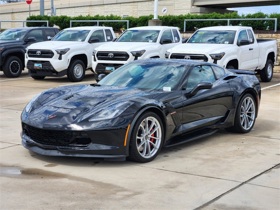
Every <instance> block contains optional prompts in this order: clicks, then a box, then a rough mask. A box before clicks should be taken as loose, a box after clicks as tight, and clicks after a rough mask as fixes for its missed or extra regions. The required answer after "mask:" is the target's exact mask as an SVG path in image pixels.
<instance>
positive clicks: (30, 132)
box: [21, 124, 127, 158]
mask: <svg viewBox="0 0 280 210" xmlns="http://www.w3.org/2000/svg"><path fill="white" fill-rule="evenodd" d="M125 133H126V129H116V130H102V131H52V130H43V129H38V128H34V127H31V126H28V125H26V124H23V131H22V133H21V138H22V145H23V146H24V147H25V148H26V149H28V150H30V151H32V152H35V153H37V154H40V155H46V156H70V157H93V158H125V157H126V156H127V154H126V151H127V150H126V146H124V140H125Z"/></svg>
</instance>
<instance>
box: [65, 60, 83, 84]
mask: <svg viewBox="0 0 280 210" xmlns="http://www.w3.org/2000/svg"><path fill="white" fill-rule="evenodd" d="M67 77H68V79H69V80H70V81H71V82H80V81H82V80H83V79H84V77H85V64H84V62H83V61H81V60H74V61H72V62H71V64H70V66H69V68H68V72H67Z"/></svg>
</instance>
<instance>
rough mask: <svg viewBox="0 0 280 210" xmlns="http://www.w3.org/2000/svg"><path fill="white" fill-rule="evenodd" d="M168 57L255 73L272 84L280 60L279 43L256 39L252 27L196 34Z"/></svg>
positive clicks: (216, 29) (212, 29) (209, 28)
mask: <svg viewBox="0 0 280 210" xmlns="http://www.w3.org/2000/svg"><path fill="white" fill-rule="evenodd" d="M166 57H167V58H171V59H192V60H203V61H208V62H214V63H217V64H219V65H221V66H223V67H225V68H232V69H246V70H254V71H257V72H258V73H259V74H260V77H261V80H262V81H263V82H269V81H270V80H271V79H272V77H273V68H274V63H275V61H276V58H277V42H276V40H272V39H256V37H255V34H254V32H253V30H252V28H251V27H245V26H216V27H207V28H201V29H199V30H197V31H196V32H195V33H194V34H193V35H192V36H191V37H190V39H188V41H187V43H186V44H182V45H179V46H176V47H174V48H172V49H170V50H168V51H167V53H166Z"/></svg>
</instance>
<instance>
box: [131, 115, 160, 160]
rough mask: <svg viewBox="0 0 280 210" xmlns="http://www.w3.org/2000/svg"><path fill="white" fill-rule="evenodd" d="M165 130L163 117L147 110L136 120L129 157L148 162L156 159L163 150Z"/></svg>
mask: <svg viewBox="0 0 280 210" xmlns="http://www.w3.org/2000/svg"><path fill="white" fill-rule="evenodd" d="M163 141H164V132H163V125H162V122H161V119H160V118H159V116H158V115H156V114H154V113H152V112H146V113H144V114H143V115H142V116H140V117H139V119H138V120H137V121H136V123H135V126H134V127H133V130H132V135H131V140H130V150H129V151H130V152H129V159H130V160H132V161H135V162H140V163H147V162H150V161H152V160H153V159H155V158H156V157H157V155H158V153H159V152H160V150H161V147H162V145H163Z"/></svg>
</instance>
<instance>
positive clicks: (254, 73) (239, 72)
mask: <svg viewBox="0 0 280 210" xmlns="http://www.w3.org/2000/svg"><path fill="white" fill-rule="evenodd" d="M227 70H229V71H231V72H233V73H235V74H249V75H256V72H255V71H250V70H240V69H227Z"/></svg>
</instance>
